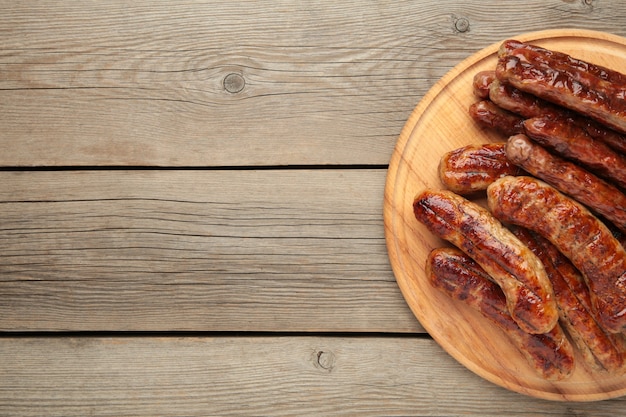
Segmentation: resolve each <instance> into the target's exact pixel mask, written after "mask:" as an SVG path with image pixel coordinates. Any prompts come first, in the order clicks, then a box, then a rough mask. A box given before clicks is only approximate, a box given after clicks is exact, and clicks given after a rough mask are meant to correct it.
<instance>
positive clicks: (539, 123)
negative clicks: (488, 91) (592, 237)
mask: <svg viewBox="0 0 626 417" xmlns="http://www.w3.org/2000/svg"><path fill="white" fill-rule="evenodd" d="M524 127H525V131H526V134H527V135H528V137H530V138H531V139H533V140H534V141H536V142H538V143H540V144H542V145H543V146H545V147H547V148H549V149H551V150H553V151H554V152H556V153H558V154H560V155H562V156H563V157H565V158H568V159H572V160H575V161H577V162H580V163H581V164H582V165H584V166H585V167H587V168H588V169H589V170H590V171H592V172H594V173H596V174H598V175H600V176H601V177H603V178H606V179H609V180H610V181H613V182H614V183H615V184H617V185H619V186H620V187H622V188H626V156H624V155H622V154H620V153H618V152H616V151H614V150H613V149H611V148H610V147H609V146H607V145H606V144H605V143H604V142H602V141H598V140H595V139H593V138H592V137H591V136H589V134H588V133H587V132H586V131H584V130H583V129H580V128H579V126H577V125H575V124H572V123H568V121H567V120H560V119H555V118H553V117H545V116H540V117H533V118H532V119H527V120H526V121H525V122H524Z"/></svg>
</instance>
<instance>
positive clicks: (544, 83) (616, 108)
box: [496, 47, 626, 134]
mask: <svg viewBox="0 0 626 417" xmlns="http://www.w3.org/2000/svg"><path fill="white" fill-rule="evenodd" d="M560 62H561V61H560V60H559V59H556V58H554V57H553V56H549V55H548V56H546V55H543V54H541V53H539V52H537V51H535V50H532V49H529V48H523V47H520V48H517V49H513V50H511V51H509V52H507V53H505V54H501V56H500V57H499V58H498V62H497V64H496V76H497V77H498V79H499V80H500V81H502V82H505V83H508V84H511V85H513V86H514V87H516V88H518V89H520V90H522V91H525V92H527V93H531V94H534V95H536V96H537V97H540V98H542V99H544V100H547V101H550V102H552V103H555V104H558V105H561V106H563V107H566V108H568V109H570V110H573V111H576V112H579V113H582V114H584V115H586V116H588V117H591V118H592V119H594V120H596V121H598V122H600V123H603V124H605V125H607V126H609V127H611V128H613V129H615V130H617V131H619V132H620V133H622V134H624V133H626V86H623V85H621V84H618V83H614V82H611V81H607V80H604V79H602V78H600V77H597V76H595V75H593V74H591V73H589V72H588V71H587V70H585V69H583V68H584V67H585V65H579V66H577V67H572V66H566V65H561V64H560ZM580 62H582V61H580ZM586 67H587V68H589V67H590V64H587V65H586Z"/></svg>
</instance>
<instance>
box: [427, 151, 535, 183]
mask: <svg viewBox="0 0 626 417" xmlns="http://www.w3.org/2000/svg"><path fill="white" fill-rule="evenodd" d="M438 171H439V178H440V180H441V182H442V184H443V185H444V186H445V187H446V188H447V189H449V190H451V191H454V192H455V193H457V194H463V195H465V194H472V193H475V192H477V191H484V190H486V189H487V186H488V185H489V184H491V183H492V182H494V181H495V180H497V179H498V178H500V177H503V176H505V175H521V174H522V173H523V171H522V170H521V169H520V168H519V167H517V165H515V164H512V163H511V162H510V161H509V160H508V159H507V158H506V154H505V152H504V142H501V143H486V144H482V145H467V146H463V147H461V148H458V149H455V150H453V151H450V152H447V153H445V154H444V155H443V156H442V158H441V160H440V161H439V169H438Z"/></svg>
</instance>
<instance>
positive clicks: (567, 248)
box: [487, 176, 626, 333]
mask: <svg viewBox="0 0 626 417" xmlns="http://www.w3.org/2000/svg"><path fill="white" fill-rule="evenodd" d="M487 201H488V206H489V208H490V210H491V212H492V213H493V214H494V216H495V217H497V218H498V219H500V220H501V221H503V222H507V223H512V224H516V225H519V226H522V227H526V228H528V229H531V230H533V231H535V232H537V233H539V234H540V235H542V236H544V237H545V238H547V239H548V240H549V241H550V242H552V244H554V245H555V246H556V247H557V248H558V249H559V251H560V252H561V253H563V254H564V255H565V256H567V257H568V258H569V259H570V261H571V262H572V263H573V264H574V265H575V266H576V268H578V270H579V271H580V272H581V273H582V275H583V277H584V278H585V282H586V283H587V286H588V287H589V291H590V297H591V301H592V306H593V309H594V312H595V314H596V317H597V318H598V320H599V322H600V324H601V325H602V327H603V328H605V329H606V330H608V331H610V332H612V333H619V332H622V331H624V330H626V251H625V250H624V248H623V247H622V246H621V244H620V243H619V241H618V240H617V239H616V238H615V237H614V236H613V235H612V234H611V231H610V230H609V229H608V228H607V226H605V225H604V224H603V223H602V222H601V221H600V220H598V218H596V217H595V216H594V215H593V214H592V213H591V212H590V211H589V210H588V209H587V208H585V207H584V206H583V205H582V204H580V203H578V202H577V201H575V200H573V199H572V198H570V197H567V196H566V195H564V194H562V193H561V192H559V191H558V190H557V189H556V188H554V187H552V186H550V185H548V184H546V183H545V182H543V181H541V180H538V179H536V178H532V177H525V176H520V177H504V178H500V179H499V180H497V181H495V182H494V183H493V184H491V185H490V186H489V187H488V188H487Z"/></svg>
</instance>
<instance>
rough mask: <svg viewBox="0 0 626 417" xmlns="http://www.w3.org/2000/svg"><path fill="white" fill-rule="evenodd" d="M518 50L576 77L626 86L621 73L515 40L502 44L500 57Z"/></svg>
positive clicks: (499, 51)
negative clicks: (531, 52)
mask: <svg viewBox="0 0 626 417" xmlns="http://www.w3.org/2000/svg"><path fill="white" fill-rule="evenodd" d="M517 49H528V50H530V51H533V52H535V53H537V54H539V55H543V56H544V59H547V60H549V61H550V62H551V63H552V64H553V65H555V66H557V68H559V69H563V70H565V71H568V73H570V74H572V75H574V76H576V75H577V76H581V77H584V76H593V77H597V78H599V79H601V80H604V81H608V82H611V83H615V84H617V85H622V86H623V85H626V75H624V74H622V73H620V72H619V71H615V70H612V69H610V68H606V67H602V66H600V65H595V64H592V63H590V62H586V61H583V60H580V59H576V58H574V57H572V56H570V55H568V54H565V53H563V52H559V51H553V50H550V49H547V48H542V47H541V46H538V45H533V44H530V43H526V42H520V41H518V40H515V39H507V40H505V41H504V42H502V44H501V45H500V49H499V50H498V56H504V55H508V54H512V53H514V52H515V50H517Z"/></svg>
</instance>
